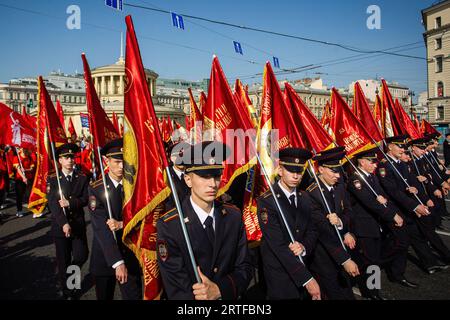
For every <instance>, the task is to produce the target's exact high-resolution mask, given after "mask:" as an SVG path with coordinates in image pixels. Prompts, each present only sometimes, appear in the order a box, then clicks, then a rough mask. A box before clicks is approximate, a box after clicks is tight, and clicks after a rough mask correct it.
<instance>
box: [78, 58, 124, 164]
mask: <svg viewBox="0 0 450 320" xmlns="http://www.w3.org/2000/svg"><path fill="white" fill-rule="evenodd" d="M81 59H82V60H83V68H84V82H85V85H86V105H87V110H88V115H89V131H90V132H91V134H92V137H93V138H94V141H93V144H94V157H95V163H96V168H99V167H100V166H99V158H98V151H97V150H98V149H97V148H98V147H100V148H101V147H103V146H104V145H105V144H107V143H108V142H110V141H112V140H115V139H118V138H120V135H119V132H117V131H116V128H114V125H113V124H112V122H111V121H110V120H109V118H108V115H107V114H106V112H105V110H104V109H103V108H102V105H101V104H100V99H99V98H98V96H97V92H96V91H95V86H94V81H93V80H92V77H91V69H90V68H89V64H88V62H87V59H86V56H85V54H84V53H82V54H81Z"/></svg>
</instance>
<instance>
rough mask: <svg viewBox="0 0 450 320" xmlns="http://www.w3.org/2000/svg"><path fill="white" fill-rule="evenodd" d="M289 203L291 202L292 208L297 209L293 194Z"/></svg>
mask: <svg viewBox="0 0 450 320" xmlns="http://www.w3.org/2000/svg"><path fill="white" fill-rule="evenodd" d="M289 201H290V202H291V206H292V207H294V208H297V204H296V203H295V194H291V196H290V197H289Z"/></svg>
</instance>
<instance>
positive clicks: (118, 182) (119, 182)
mask: <svg viewBox="0 0 450 320" xmlns="http://www.w3.org/2000/svg"><path fill="white" fill-rule="evenodd" d="M108 176H109V180H111V182H112V183H113V185H114V188H117V186H118V185H119V184H120V185H121V184H122V181H123V179H122V180H120V181H116V180H114V179H113V178H111V176H110V175H109V174H108Z"/></svg>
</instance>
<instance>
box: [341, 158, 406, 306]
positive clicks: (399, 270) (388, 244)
mask: <svg viewBox="0 0 450 320" xmlns="http://www.w3.org/2000/svg"><path fill="white" fill-rule="evenodd" d="M376 151H377V149H370V150H365V151H362V152H359V153H357V154H355V156H354V158H355V159H356V161H357V166H358V171H354V172H353V174H352V175H351V176H350V178H349V181H348V185H347V188H348V190H349V192H350V194H351V198H350V199H351V203H352V208H353V212H354V214H353V216H352V219H351V232H352V233H353V234H354V235H355V236H356V239H357V240H356V250H355V251H354V257H355V260H356V261H357V263H358V266H359V267H360V270H361V276H360V278H359V279H358V280H359V281H358V282H359V286H360V289H361V293H362V294H363V296H365V297H367V298H369V299H373V300H383V298H382V297H381V296H380V295H379V290H378V289H376V288H368V286H367V279H368V277H369V276H370V274H371V273H370V272H367V269H368V267H369V266H372V265H376V266H379V267H381V266H382V265H383V266H385V267H386V269H387V272H388V273H389V274H392V275H395V278H397V279H402V278H404V273H405V270H406V261H407V254H408V246H409V237H408V234H407V232H406V228H405V226H404V225H403V216H402V213H401V211H400V209H398V208H397V206H396V205H395V204H394V203H393V202H392V201H389V200H388V196H387V195H386V193H385V192H384V190H383V188H382V187H381V185H380V183H379V181H378V177H377V176H376V175H375V170H376V168H377V155H376ZM367 184H369V185H370V187H371V188H372V189H373V190H374V191H375V193H376V194H377V195H378V196H376V195H375V194H374V193H373V192H372V191H371V190H370V188H369V186H368V185H367ZM382 231H383V234H382V233H381V232H382Z"/></svg>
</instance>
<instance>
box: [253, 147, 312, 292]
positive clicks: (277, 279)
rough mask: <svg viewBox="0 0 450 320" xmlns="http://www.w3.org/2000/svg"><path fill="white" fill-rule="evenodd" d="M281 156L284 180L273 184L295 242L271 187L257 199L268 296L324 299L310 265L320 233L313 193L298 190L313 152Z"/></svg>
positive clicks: (280, 171) (287, 151)
mask: <svg viewBox="0 0 450 320" xmlns="http://www.w3.org/2000/svg"><path fill="white" fill-rule="evenodd" d="M279 157H280V159H279V166H278V169H277V170H278V176H279V177H280V179H279V181H278V182H275V183H274V184H273V190H274V192H275V196H276V197H277V199H278V201H279V203H280V207H281V210H282V211H283V214H284V216H285V218H286V221H287V223H288V225H289V228H290V230H291V232H292V235H293V236H294V239H295V242H294V243H292V242H291V239H290V237H289V234H288V231H287V229H286V226H285V224H284V223H283V220H282V218H281V216H280V213H279V212H278V210H277V206H276V204H275V201H274V199H273V195H272V193H271V192H270V190H269V191H268V192H266V193H265V194H263V195H262V196H261V197H260V198H259V199H258V200H257V203H258V220H259V225H260V227H261V231H262V236H263V237H262V239H261V256H262V264H263V267H264V275H265V281H266V285H267V297H268V299H270V300H274V299H305V298H307V297H308V294H309V296H311V297H312V299H314V300H320V288H319V285H318V283H317V281H316V280H315V279H314V278H313V276H312V275H311V273H310V272H309V271H308V269H307V267H306V265H307V260H308V259H309V258H310V256H311V255H312V254H313V253H314V247H315V245H316V241H317V236H318V233H317V231H316V230H315V228H314V225H313V224H312V221H311V213H310V210H311V200H310V198H309V195H308V194H307V193H306V192H301V191H300V190H298V189H297V186H298V185H299V183H300V181H301V179H302V176H303V172H304V171H305V168H306V165H305V163H306V161H308V160H309V159H311V158H312V154H311V152H309V151H308V150H305V149H299V148H287V149H283V150H280V151H279ZM298 255H301V257H302V260H303V262H300V260H299V258H298Z"/></svg>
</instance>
